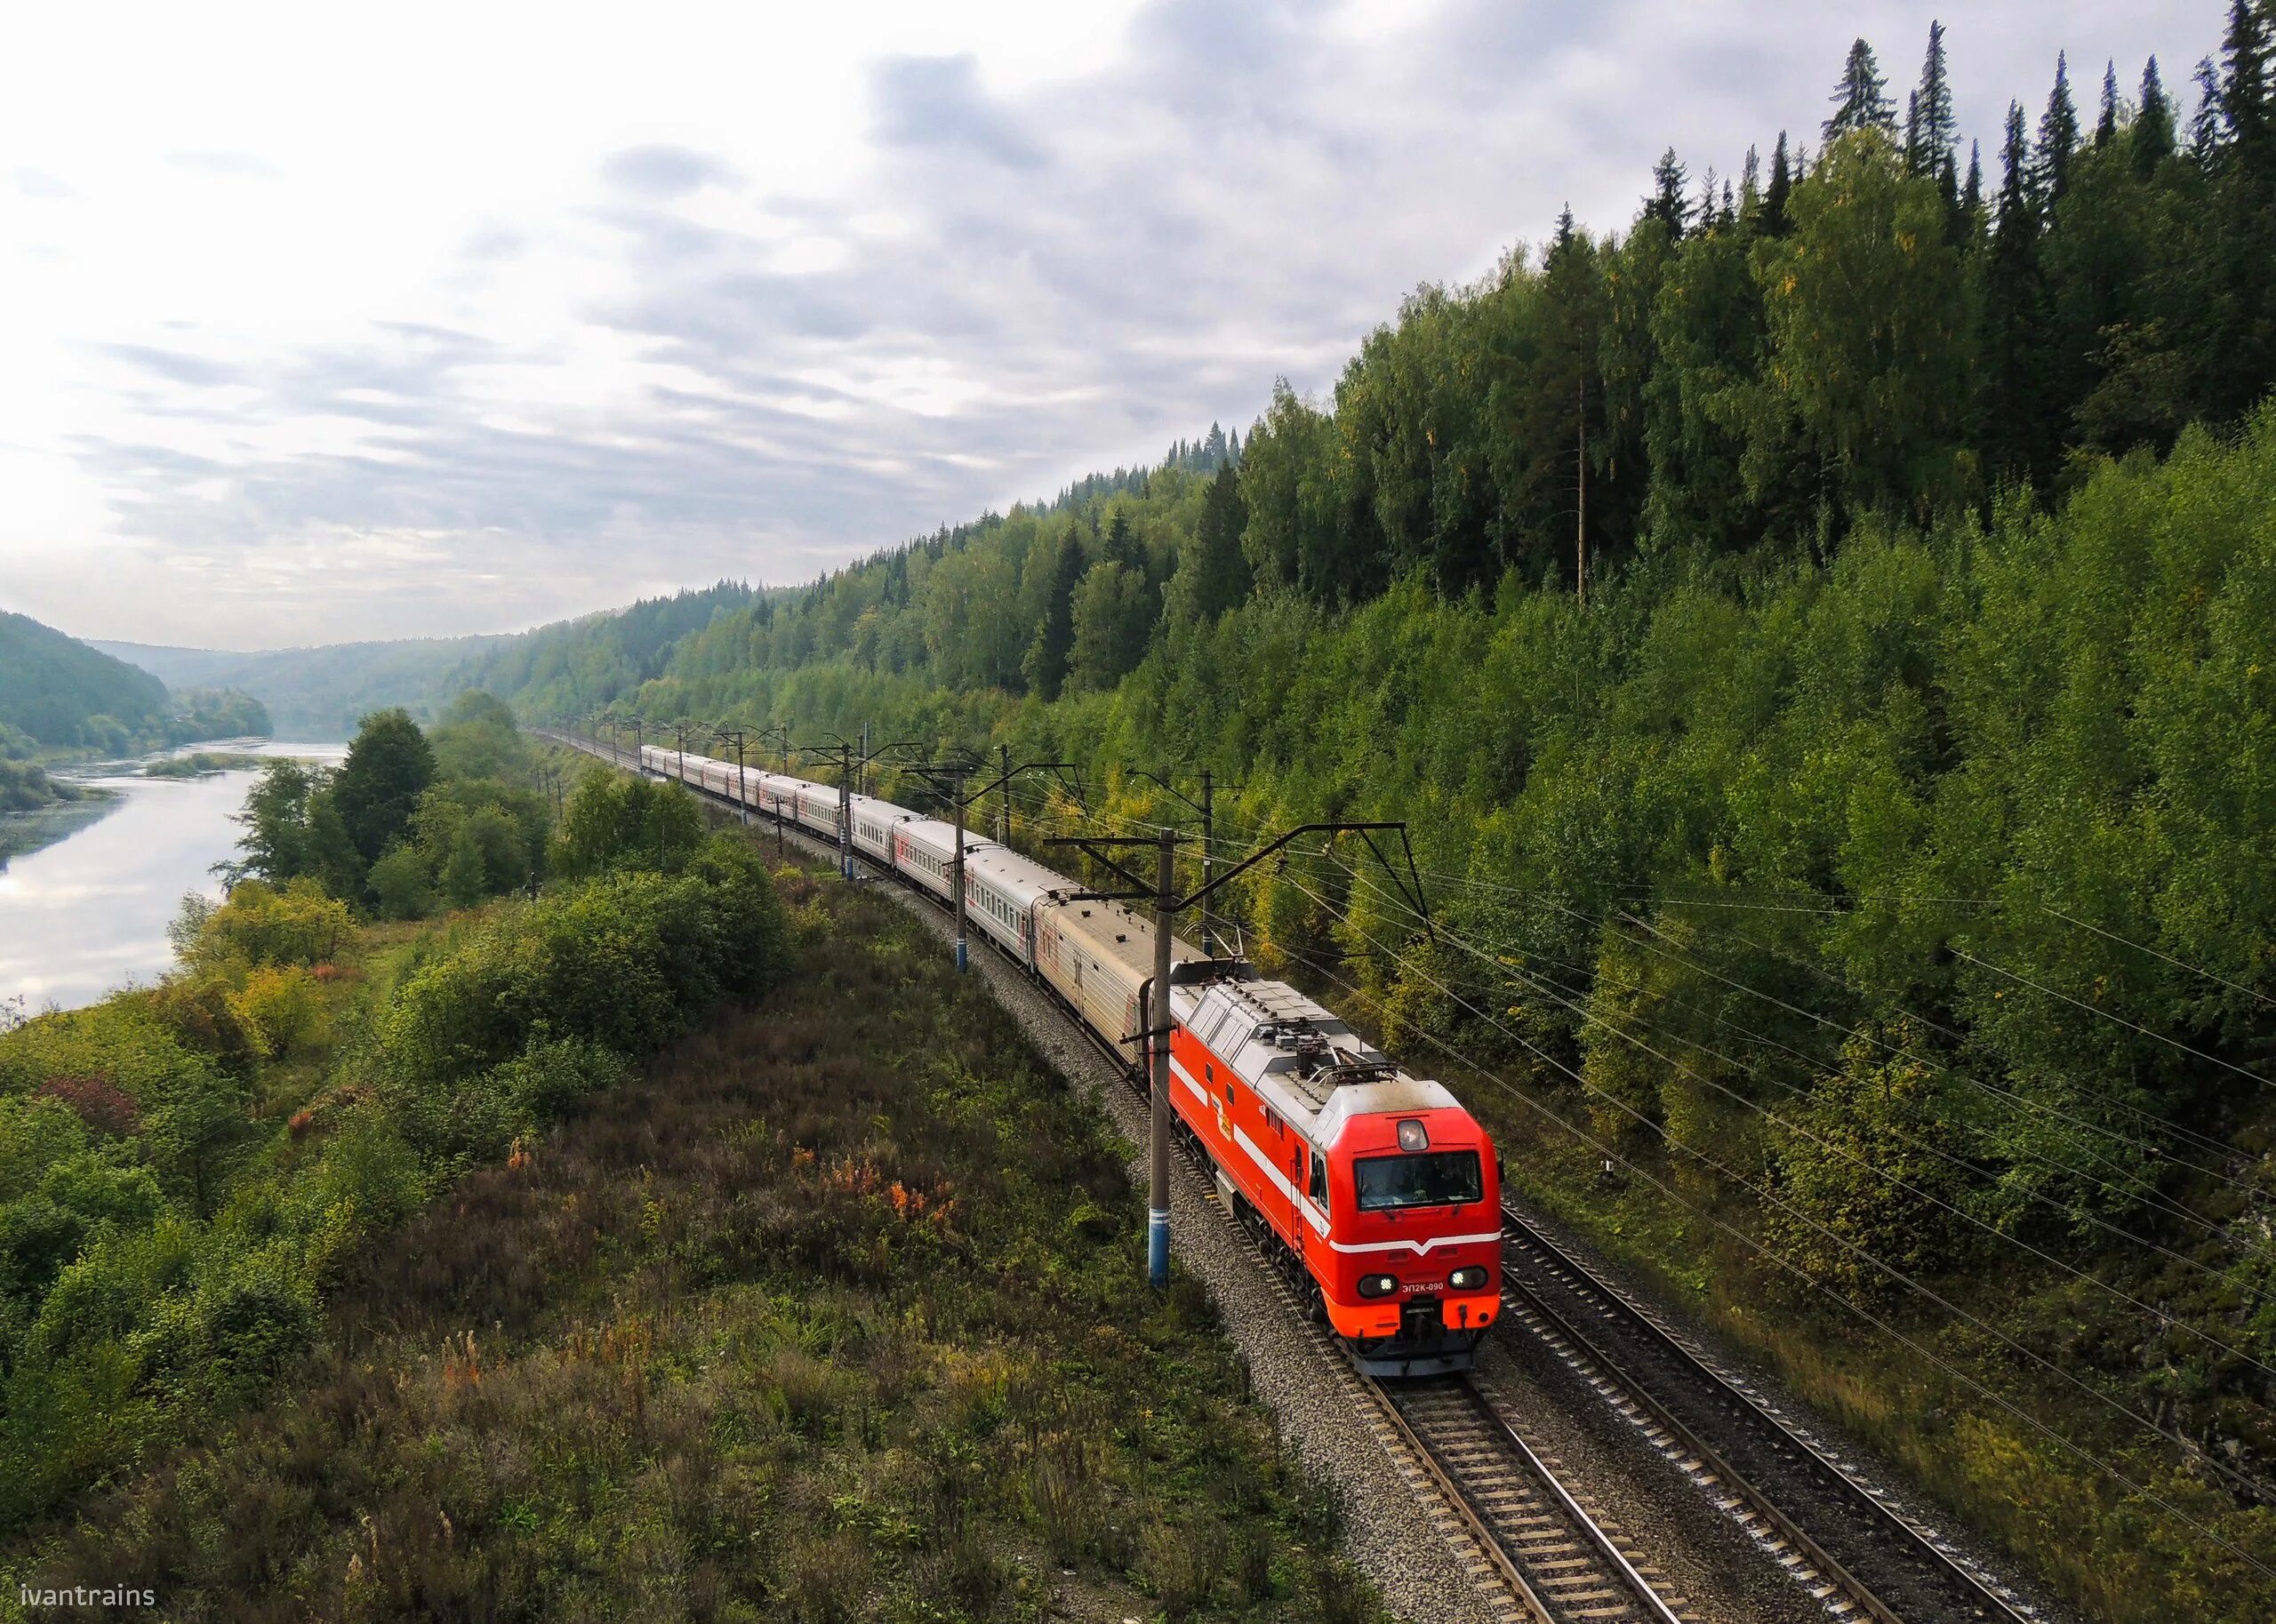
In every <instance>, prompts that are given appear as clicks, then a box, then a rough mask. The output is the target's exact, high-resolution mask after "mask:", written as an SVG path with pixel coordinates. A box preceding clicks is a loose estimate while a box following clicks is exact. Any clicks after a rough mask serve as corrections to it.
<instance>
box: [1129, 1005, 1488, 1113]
mask: <svg viewBox="0 0 2276 1624" xmlns="http://www.w3.org/2000/svg"><path fill="white" fill-rule="evenodd" d="M1172 996H1173V997H1174V999H1175V1000H1176V1001H1177V1003H1178V1004H1179V1005H1180V1019H1181V1020H1182V1021H1183V1023H1184V1025H1185V1027H1186V1029H1187V1030H1188V1031H1190V1032H1191V1033H1192V1034H1193V1035H1194V1036H1195V1037H1197V1038H1198V1039H1199V1040H1200V1041H1201V1042H1202V1043H1203V1044H1205V1045H1206V1047H1207V1048H1208V1050H1209V1052H1211V1053H1212V1054H1214V1055H1215V1056H1216V1057H1217V1058H1218V1059H1219V1060H1222V1062H1224V1063H1225V1064H1226V1065H1229V1066H1230V1067H1231V1068H1233V1070H1234V1071H1235V1072H1236V1073H1238V1075H1239V1076H1240V1077H1241V1079H1242V1080H1243V1081H1244V1082H1246V1083H1247V1084H1249V1086H1250V1087H1252V1088H1254V1090H1256V1092H1258V1093H1259V1094H1260V1095H1262V1096H1263V1098H1264V1099H1265V1100H1266V1101H1267V1102H1268V1103H1269V1104H1270V1105H1271V1107H1272V1108H1273V1109H1274V1110H1276V1111H1278V1113H1279V1114H1280V1115H1281V1116H1285V1117H1286V1118H1288V1119H1289V1120H1290V1121H1292V1122H1294V1123H1296V1124H1299V1125H1300V1126H1302V1129H1303V1131H1304V1132H1306V1133H1307V1134H1308V1135H1309V1136H1310V1138H1311V1139H1312V1140H1313V1141H1314V1142H1315V1143H1316V1144H1318V1145H1321V1146H1328V1145H1332V1144H1334V1142H1335V1140H1336V1138H1337V1137H1338V1135H1340V1134H1341V1133H1342V1131H1343V1124H1345V1123H1346V1122H1347V1121H1348V1120H1350V1118H1351V1117H1353V1116H1374V1115H1388V1114H1390V1113H1394V1112H1403V1113H1414V1112H1421V1111H1436V1110H1445V1109H1447V1108H1458V1107H1459V1105H1460V1101H1458V1100H1455V1097H1454V1095H1453V1094H1451V1093H1449V1092H1447V1089H1446V1088H1445V1087H1444V1085H1442V1084H1438V1083H1434V1082H1431V1081H1429V1080H1427V1079H1425V1078H1422V1077H1417V1076H1412V1075H1410V1074H1409V1073H1407V1072H1406V1071H1405V1070H1403V1069H1402V1068H1400V1067H1399V1066H1398V1063H1397V1062H1396V1061H1394V1060H1392V1059H1391V1058H1390V1056H1389V1055H1387V1054H1385V1053H1384V1052H1382V1050H1380V1049H1376V1048H1373V1047H1371V1046H1370V1045H1368V1044H1366V1042H1364V1041H1363V1040H1362V1039H1361V1038H1360V1037H1359V1036H1358V1034H1356V1033H1354V1032H1353V1031H1352V1030H1351V1028H1350V1026H1349V1025H1348V1024H1347V1023H1346V1022H1345V1021H1344V1020H1343V1018H1342V1016H1340V1015H1338V1014H1336V1013H1335V1012H1334V1011H1333V1010H1330V1009H1328V1008H1326V1006H1325V1005H1322V1004H1317V1003H1315V1002H1314V1001H1313V1000H1311V999H1310V998H1308V997H1306V996H1304V995H1303V994H1302V993H1301V992H1298V991H1297V990H1296V989H1295V988H1293V987H1291V986H1289V985H1288V984H1287V983H1286V981H1245V980H1214V981H1211V982H1208V983H1206V985H1204V986H1202V987H1199V988H1178V989H1174V991H1173V994H1172Z"/></svg>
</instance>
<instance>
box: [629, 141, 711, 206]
mask: <svg viewBox="0 0 2276 1624" xmlns="http://www.w3.org/2000/svg"><path fill="white" fill-rule="evenodd" d="M601 178H602V179H603V180H605V181H607V182H608V184H609V185H611V186H613V187H614V188H617V189H618V190H619V191H624V192H630V193H633V194H635V195H636V196H642V197H650V198H655V199H659V200H669V199H671V198H675V197H685V196H687V195H688V194H689V193H690V192H695V191H701V189H702V188H705V187H707V186H733V185H734V184H735V182H736V176H735V172H734V169H733V166H732V165H731V164H727V163H725V161H723V160H722V159H719V158H717V157H714V156H711V155H710V154H709V153H705V152H696V151H694V150H693V149H691V148H686V147H669V146H651V147H627V148H624V149H623V150H621V151H620V152H613V153H611V154H610V155H609V156H607V157H606V158H605V159H604V160H603V161H602V164H601Z"/></svg>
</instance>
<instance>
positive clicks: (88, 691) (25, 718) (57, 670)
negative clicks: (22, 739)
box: [0, 610, 170, 745]
mask: <svg viewBox="0 0 2276 1624" xmlns="http://www.w3.org/2000/svg"><path fill="white" fill-rule="evenodd" d="M169 709H170V707H169V705H168V702H167V699H166V684H165V683H164V681H162V680H161V679H160V678H158V677H157V676H153V675H152V674H151V673H150V672H149V671H148V669H147V668H138V667H136V666H134V665H132V664H130V663H128V662H127V661H125V660H120V659H118V658H116V656H114V655H111V654H108V653H105V652H103V651H101V650H100V649H98V648H95V647H93V646H92V645H91V644H84V643H82V642H80V641H79V640H78V639H77V638H76V637H72V636H66V635H65V634H64V633H62V632H60V631H58V630H56V629H55V628H53V627H52V626H44V625H42V624H41V623H40V622H39V621H37V620H33V619H32V618H31V617H30V616H28V615H20V614H12V613H10V612H7V611H5V610H0V723H5V724H8V725H9V726H11V727H13V728H15V729H17V730H18V731H19V732H24V733H27V734H28V735H30V736H31V737H32V738H33V739H36V740H38V741H39V742H40V743H42V744H52V745H83V744H87V745H108V744H109V743H110V742H111V741H112V737H113V734H114V733H115V732H116V729H109V728H104V727H101V726H100V725H97V726H93V727H91V726H90V725H89V724H90V722H91V721H92V719H93V718H96V717H101V716H108V717H109V718H111V719H112V721H113V722H114V723H116V724H117V726H118V728H123V729H124V731H125V732H128V733H130V734H140V733H144V732H149V731H152V730H154V729H156V728H159V727H162V726H163V725H164V721H165V718H166V716H167V715H168V712H169Z"/></svg>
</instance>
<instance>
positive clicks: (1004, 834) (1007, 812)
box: [996, 744, 1012, 846]
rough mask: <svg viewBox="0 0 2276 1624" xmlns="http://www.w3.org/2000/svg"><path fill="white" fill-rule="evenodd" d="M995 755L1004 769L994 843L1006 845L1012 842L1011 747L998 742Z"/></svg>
mask: <svg viewBox="0 0 2276 1624" xmlns="http://www.w3.org/2000/svg"><path fill="white" fill-rule="evenodd" d="M996 755H997V759H998V761H1000V762H1001V763H1002V764H1003V770H1004V771H1003V782H1002V789H1003V798H1002V799H1000V800H998V802H997V803H996V843H997V844H998V845H1006V846H1008V845H1010V844H1012V747H1011V746H1010V745H1008V744H999V745H998V746H997V747H996Z"/></svg>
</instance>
